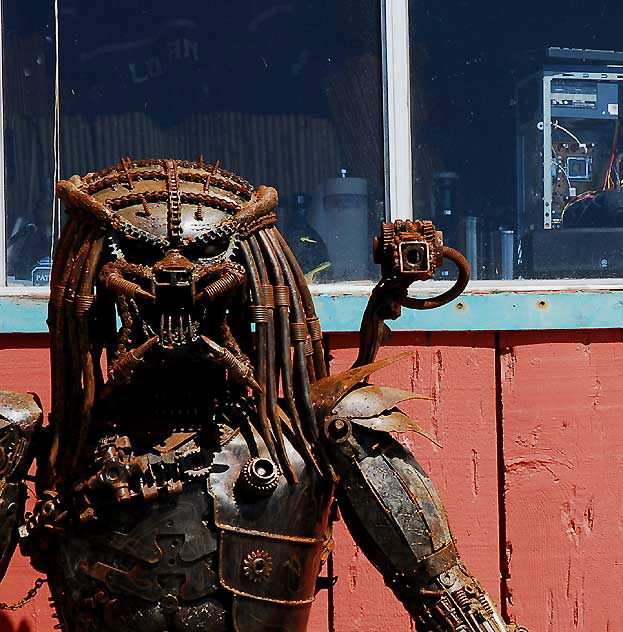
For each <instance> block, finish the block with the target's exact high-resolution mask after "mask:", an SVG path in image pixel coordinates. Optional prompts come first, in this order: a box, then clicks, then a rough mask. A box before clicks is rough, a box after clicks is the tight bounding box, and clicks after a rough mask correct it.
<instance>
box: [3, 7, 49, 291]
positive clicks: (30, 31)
mask: <svg viewBox="0 0 623 632" xmlns="http://www.w3.org/2000/svg"><path fill="white" fill-rule="evenodd" d="M2 21H3V33H2V37H3V51H2V53H3V77H2V78H3V89H4V176H5V187H4V196H5V205H6V237H7V244H6V246H7V261H6V265H7V277H8V283H9V285H32V284H33V283H34V284H35V285H47V284H48V282H49V269H50V249H51V242H52V240H53V235H52V205H53V183H54V63H55V62H54V60H55V52H54V48H55V47H54V10H53V5H52V3H51V2H50V1H49V0H31V1H29V2H2Z"/></svg>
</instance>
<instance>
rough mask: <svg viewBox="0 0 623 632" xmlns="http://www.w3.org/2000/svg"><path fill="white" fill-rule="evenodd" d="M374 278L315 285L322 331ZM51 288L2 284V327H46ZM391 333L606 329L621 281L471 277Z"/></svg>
mask: <svg viewBox="0 0 623 632" xmlns="http://www.w3.org/2000/svg"><path fill="white" fill-rule="evenodd" d="M450 285H451V283H450V282H445V281H439V282H438V281H433V282H429V283H421V284H419V286H416V288H415V289H416V290H417V295H418V296H432V295H434V294H439V293H440V292H443V291H444V290H445V289H447V288H448V287H449V286H450ZM372 287H373V285H372V284H371V283H340V284H328V285H314V286H312V287H311V290H312V293H313V295H314V301H315V303H316V309H317V311H318V315H319V317H320V321H321V324H322V328H323V330H324V331H327V332H330V331H335V332H346V331H358V329H359V324H360V321H361V316H362V314H363V311H364V309H365V306H366V303H367V300H368V296H369V294H370V291H371V290H372ZM48 297H49V290H48V288H23V287H19V288H15V287H11V288H0V333H38V332H44V331H47V326H46V322H45V321H46V318H47V300H48ZM389 325H390V327H391V329H393V330H394V331H409V330H424V331H508V330H522V329H527V330H529V329H602V328H606V329H607V328H620V327H622V326H623V280H621V279H603V280H602V279H598V280H590V281H587V280H578V281H575V280H573V281H555V282H554V281H474V282H472V283H470V285H469V286H468V288H467V290H466V291H465V293H464V294H463V295H462V296H461V297H460V298H459V299H457V300H456V301H453V302H452V303H450V304H449V305H445V306H444V307H440V308H439V309H435V310H427V311H414V310H409V309H403V310H402V316H401V317H400V318H399V319H398V320H396V321H394V322H390V323H389Z"/></svg>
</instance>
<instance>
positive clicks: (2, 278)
mask: <svg viewBox="0 0 623 632" xmlns="http://www.w3.org/2000/svg"><path fill="white" fill-rule="evenodd" d="M380 6H381V30H382V33H381V39H382V59H383V66H382V68H383V77H382V79H383V117H384V121H383V122H384V138H385V187H386V207H387V218H388V219H389V220H391V221H393V220H395V219H413V196H412V191H413V189H412V173H413V172H412V147H411V99H410V92H411V76H410V68H409V48H410V42H409V0H381V4H380ZM2 27H3V24H2V12H1V2H0V121H3V120H4V111H3V103H4V101H3V73H2V66H3V55H2V53H3V47H2V46H3V42H2ZM56 89H57V91H58V85H57V88H56ZM0 160H1V161H2V162H1V167H2V168H0V296H33V297H41V296H42V295H43V294H45V293H46V292H47V293H49V289H48V288H37V287H28V286H25V287H24V286H22V287H8V286H7V274H6V250H7V234H6V205H5V195H4V186H5V176H4V126H3V125H0ZM56 203H57V202H56V199H55V204H56ZM51 210H52V209H51ZM448 285H450V283H449V282H447V281H428V282H426V283H424V284H418V290H419V291H420V292H422V293H426V292H427V291H428V292H432V293H436V292H438V291H439V290H442V289H443V288H444V287H446V286H448ZM371 287H372V285H371V284H370V283H366V282H365V281H364V282H360V283H352V282H351V283H348V282H345V283H332V284H329V285H315V286H313V290H314V293H315V294H331V295H339V294H352V293H353V290H354V289H355V288H357V290H358V291H362V292H368V291H369V290H370V288H371ZM565 288H569V289H574V290H582V289H584V290H597V291H599V290H621V289H623V279H573V280H566V279H561V280H546V281H540V280H519V279H518V280H513V281H496V280H494V281H472V282H471V283H470V286H469V291H472V292H496V291H503V292H513V291H520V292H530V291H560V290H561V289H565Z"/></svg>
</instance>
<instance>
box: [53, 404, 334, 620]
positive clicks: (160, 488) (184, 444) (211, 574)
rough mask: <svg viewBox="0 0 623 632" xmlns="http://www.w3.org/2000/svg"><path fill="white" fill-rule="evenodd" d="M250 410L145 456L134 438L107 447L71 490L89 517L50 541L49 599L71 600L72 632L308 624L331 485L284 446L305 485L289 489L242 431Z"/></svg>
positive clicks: (180, 435) (111, 440)
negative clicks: (58, 573) (56, 572)
mask: <svg viewBox="0 0 623 632" xmlns="http://www.w3.org/2000/svg"><path fill="white" fill-rule="evenodd" d="M238 404H240V402H238ZM243 408H244V409H245V410H244V414H253V411H252V406H244V407H243V406H240V408H238V407H233V406H232V407H231V408H230V409H229V410H228V411H227V415H225V413H222V414H221V415H219V418H220V420H221V423H218V422H210V423H208V424H207V426H206V427H205V428H203V429H201V430H199V431H197V432H193V431H190V432H182V431H177V432H172V433H171V434H170V436H169V437H168V438H167V439H166V440H165V441H164V442H163V444H159V445H158V446H154V448H153V449H152V450H150V451H149V452H148V453H146V454H142V453H141V452H142V450H140V449H139V450H137V451H135V450H134V449H133V447H132V446H131V443H132V441H131V439H130V436H128V435H131V434H132V433H131V432H130V433H128V434H125V435H124V434H116V435H114V436H113V435H110V436H109V437H108V441H107V442H104V443H106V444H107V445H108V447H103V443H102V442H100V448H99V451H98V453H99V454H100V455H101V454H104V453H106V454H107V455H108V456H109V457H111V455H113V454H114V458H112V459H111V458H109V460H108V461H107V462H106V461H105V460H104V461H102V459H101V458H97V457H96V458H94V459H93V462H94V463H97V464H98V466H99V467H98V468H95V471H94V472H93V473H94V474H95V476H94V477H93V476H92V477H90V480H89V484H87V485H84V486H82V491H81V493H77V494H76V495H75V498H74V500H75V502H76V511H77V513H81V514H82V516H83V521H82V522H81V523H80V521H76V522H74V523H73V526H69V527H68V528H67V529H66V530H65V531H64V532H63V535H62V537H61V538H58V539H53V540H48V541H49V542H50V544H52V543H53V546H52V550H53V551H54V557H55V558H56V559H55V560H54V562H53V567H56V568H59V569H63V578H62V579H61V578H59V579H60V586H58V585H57V586H54V585H53V586H52V588H53V593H55V594H59V592H63V593H66V594H67V596H69V597H70V600H69V603H71V604H72V605H71V606H70V612H65V613H64V616H65V617H67V618H68V619H71V620H72V621H76V622H77V623H78V627H77V628H76V629H77V630H83V629H84V630H85V632H86V631H87V630H88V631H89V632H100V631H101V632H104V631H106V632H108V631H109V630H110V631H111V632H112V631H113V630H114V631H115V632H125V631H126V630H127V631H128V632H130V631H132V632H134V631H135V630H141V632H143V631H144V632H165V631H168V630H180V631H182V630H184V631H189V632H191V631H193V632H194V631H197V632H199V631H202V632H212V631H213V632H221V631H223V632H224V631H226V630H232V629H235V630H240V631H241V632H243V631H246V630H249V631H251V630H254V631H260V630H264V629H265V630H283V631H284V632H285V631H286V630H288V631H292V632H294V631H297V632H298V631H302V630H304V629H305V626H306V621H307V617H308V614H309V607H310V606H311V602H312V600H313V597H314V593H315V584H316V577H317V575H318V571H319V568H320V561H321V556H322V554H323V552H324V551H325V549H326V547H327V545H328V543H329V535H328V517H329V508H330V503H331V499H332V491H333V490H332V488H331V486H329V485H328V484H327V482H326V480H323V479H321V478H320V477H319V476H318V474H317V473H316V472H315V471H314V470H313V468H309V467H306V465H305V463H304V462H303V460H302V458H301V457H300V456H299V455H298V454H297V452H296V451H295V450H294V448H293V447H292V446H291V445H290V444H289V443H288V444H287V445H288V455H289V457H290V461H291V463H292V464H293V467H294V470H295V472H296V474H297V477H298V479H299V482H298V483H296V484H294V485H291V484H290V485H289V484H288V483H287V481H286V480H285V477H284V476H283V475H282V474H281V473H280V472H278V470H277V466H276V464H275V463H274V462H273V461H272V459H271V458H270V456H269V454H268V451H267V449H266V446H265V445H264V443H263V441H262V439H261V438H260V437H259V435H257V434H256V433H254V432H252V431H251V432H248V431H245V430H242V429H241V428H240V427H238V424H237V423H236V418H235V414H233V413H234V410H235V411H238V412H239V414H243V413H242V410H243ZM225 416H227V421H228V424H227V423H225V422H224V417H225ZM182 425H183V424H182ZM119 430H120V429H119ZM120 437H122V438H121V439H120ZM115 443H116V444H117V445H119V446H123V447H121V448H113V449H111V448H110V446H113V445H114V444H115ZM115 452H116V454H115ZM122 464H125V465H122ZM128 464H130V465H128ZM145 465H146V466H147V468H148V471H149V473H148V474H146V467H145ZM139 472H140V475H139ZM111 474H112V476H111ZM139 478H140V481H144V480H150V481H153V484H152V489H148V488H145V486H144V485H141V483H140V482H139V480H138V479H139ZM115 486H117V487H115ZM78 487H81V486H80V485H78ZM155 488H157V489H155ZM120 489H123V490H124V492H125V493H123V494H119V493H118V490H120ZM85 490H86V493H84V491H85ZM115 490H117V493H115ZM65 504H67V501H65ZM87 505H88V511H86V513H85V508H86V506H87ZM85 518H86V519H85ZM63 601H64V602H65V603H67V602H66V600H65V599H63ZM59 605H60V604H59ZM65 607H67V606H65ZM74 608H76V609H75V610H74ZM61 616H63V615H61ZM79 625H83V626H84V627H82V628H81V627H79ZM275 626H278V627H275ZM70 629H71V628H70Z"/></svg>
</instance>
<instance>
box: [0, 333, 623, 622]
mask: <svg viewBox="0 0 623 632" xmlns="http://www.w3.org/2000/svg"><path fill="white" fill-rule="evenodd" d="M329 340H330V345H331V354H332V357H333V366H334V370H341V369H344V368H347V367H348V366H349V365H350V363H351V362H352V361H353V359H354V358H355V356H356V348H355V346H356V342H357V336H356V335H355V334H331V335H330V336H329ZM495 340H496V336H495V335H494V334H493V333H487V332H476V333H469V332H465V333H418V332H414V333H400V332H399V333H395V334H394V336H393V337H392V340H391V341H390V344H389V346H387V347H385V348H384V349H382V351H381V355H391V354H394V353H397V352H399V351H402V350H406V351H411V352H412V355H411V358H410V359H408V358H407V359H405V360H404V361H403V363H401V364H400V365H399V366H394V367H388V368H387V369H384V370H383V371H380V372H379V373H378V374H376V375H374V376H373V381H375V382H377V383H385V384H392V385H393V386H396V387H399V388H405V389H408V390H413V391H415V392H418V393H421V394H424V395H429V396H432V397H433V399H432V400H416V401H412V402H408V403H405V405H404V408H405V411H406V412H407V413H409V414H410V415H412V416H413V417H414V418H415V419H417V420H418V421H419V422H420V423H421V424H422V426H423V427H424V429H425V430H427V431H429V432H431V433H432V434H433V435H434V436H435V438H436V439H438V440H439V442H440V443H441V444H442V445H443V446H444V448H443V449H439V448H437V447H436V446H434V445H433V444H431V443H430V442H429V441H427V440H426V439H423V438H422V437H420V436H415V435H412V434H404V435H401V436H400V437H399V439H400V441H401V442H402V443H404V444H405V445H407V446H408V447H409V448H410V449H412V450H413V451H414V453H415V455H416V457H417V458H418V460H419V461H420V462H421V463H422V465H423V466H424V467H425V469H426V470H427V471H428V472H429V473H430V475H431V477H432V478H433V480H434V481H435V484H436V486H437V487H438V488H439V491H440V494H441V496H442V498H443V500H444V503H445V505H446V508H447V511H448V515H449V518H450V522H451V526H452V528H453V531H454V533H455V536H456V538H457V540H458V543H459V547H460V550H461V553H462V557H463V559H464V561H465V563H466V564H467V565H468V566H469V567H470V569H471V570H473V571H474V573H475V574H476V575H477V576H478V577H479V579H480V581H481V582H482V583H483V585H484V586H485V588H487V589H488V590H489V591H490V592H491V593H492V595H493V598H494V600H495V601H496V602H498V603H499V599H500V595H501V593H500V577H503V578H504V581H503V588H504V590H503V593H502V594H503V596H504V598H505V602H506V604H505V607H506V608H507V610H508V612H509V613H510V615H511V617H512V618H513V619H516V620H517V621H518V622H520V623H522V624H523V625H526V626H528V628H529V629H530V630H532V631H533V632H577V631H582V632H593V631H595V632H597V631H598V630H606V632H616V631H619V630H622V629H623V611H621V609H620V607H619V605H618V602H619V599H618V596H619V595H620V594H621V591H622V589H623V573H621V572H620V569H621V567H623V547H621V544H620V543H621V541H622V540H623V505H622V503H621V502H620V496H621V494H620V490H621V489H622V488H623V424H621V422H620V420H621V418H622V417H623V380H621V375H623V338H622V335H621V332H620V331H619V330H592V331H579V332H573V331H568V332H553V331H542V332H515V333H503V334H499V347H498V352H497V354H496V346H495V345H496V343H495ZM496 358H499V363H500V364H499V367H498V368H499V378H501V385H500V386H501V389H500V392H499V393H497V392H496ZM0 387H2V388H6V389H15V390H27V391H28V390H31V391H32V390H34V391H37V392H39V393H40V394H41V396H42V399H43V402H44V405H45V407H46V409H47V408H48V406H49V363H48V350H47V337H46V336H43V335H3V336H0ZM498 397H501V399H500V400H499V401H498ZM496 410H497V411H498V416H499V417H501V419H500V420H499V421H500V423H498V424H497V425H496ZM500 429H501V434H503V436H501V437H500V436H499V435H498V433H499V431H500ZM499 448H500V449H499ZM500 488H502V489H500ZM500 504H502V509H500ZM501 510H502V511H503V513H502V514H501V513H500V511H501ZM335 539H336V542H337V548H336V551H335V554H334V562H333V567H334V574H335V575H337V576H338V577H339V581H338V583H337V585H336V586H335V588H334V589H333V595H332V597H331V598H329V595H328V592H327V591H321V593H320V594H319V595H318V599H317V601H316V603H315V605H314V608H313V610H312V616H311V619H310V625H309V630H310V632H385V631H386V630H392V632H415V627H414V625H413V622H412V621H411V619H410V618H409V616H408V615H407V614H406V613H405V611H404V609H403V608H402V606H401V604H400V603H399V602H398V601H397V600H396V599H395V598H394V597H393V595H392V594H391V592H390V591H389V590H388V589H387V588H386V587H385V585H384V583H383V580H382V578H381V577H380V576H379V574H378V572H377V571H376V570H375V569H374V568H373V567H372V566H371V565H370V564H369V562H368V561H367V560H366V559H365V557H364V556H363V554H362V553H361V552H360V550H359V549H358V547H356V545H355V544H354V543H353V541H352V539H351V538H350V536H349V535H348V533H347V532H346V529H345V527H344V525H343V523H341V522H338V523H337V524H336V527H335ZM35 576H36V574H35V573H34V572H33V571H32V570H31V569H30V567H29V566H28V564H27V562H26V561H25V560H24V559H23V558H20V557H19V556H16V558H15V560H14V561H13V563H12V565H11V568H10V570H9V573H8V575H7V578H6V580H5V582H4V583H3V584H2V585H1V586H0V601H13V600H16V599H18V598H19V597H21V596H23V595H24V594H25V593H26V592H27V590H28V589H29V588H30V586H31V585H32V582H33V580H34V578H35ZM46 597H47V595H46V593H45V590H42V591H41V594H40V595H38V596H37V597H36V598H35V599H34V600H33V602H31V603H30V604H28V606H27V607H26V608H24V609H23V610H21V611H19V612H17V613H11V614H7V613H3V612H1V611H0V632H17V631H19V632H51V631H52V627H53V625H54V624H55V623H56V621H54V620H53V619H51V616H50V615H51V612H50V608H49V605H48V602H47V599H46ZM330 603H335V606H334V609H333V610H332V611H331V612H329V604H330Z"/></svg>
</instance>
